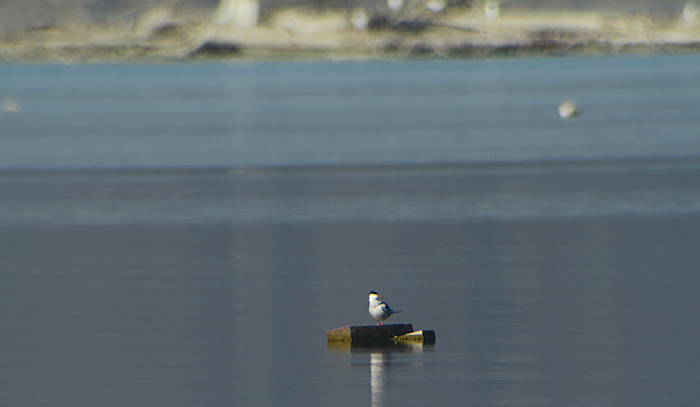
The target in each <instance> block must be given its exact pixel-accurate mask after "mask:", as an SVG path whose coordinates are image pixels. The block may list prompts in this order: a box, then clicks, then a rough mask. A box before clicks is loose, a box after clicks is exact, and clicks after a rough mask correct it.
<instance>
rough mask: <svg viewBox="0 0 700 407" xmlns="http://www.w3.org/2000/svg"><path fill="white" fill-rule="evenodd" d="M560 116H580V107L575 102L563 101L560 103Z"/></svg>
mask: <svg viewBox="0 0 700 407" xmlns="http://www.w3.org/2000/svg"><path fill="white" fill-rule="evenodd" d="M559 117H561V118H562V119H573V118H574V117H578V107H577V106H576V104H575V103H574V102H571V101H566V102H563V103H562V104H560V105H559Z"/></svg>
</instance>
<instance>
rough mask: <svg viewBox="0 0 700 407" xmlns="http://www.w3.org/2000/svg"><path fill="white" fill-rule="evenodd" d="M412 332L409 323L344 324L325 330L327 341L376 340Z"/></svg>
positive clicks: (411, 326)
mask: <svg viewBox="0 0 700 407" xmlns="http://www.w3.org/2000/svg"><path fill="white" fill-rule="evenodd" d="M411 332H413V325H411V324H395V325H358V326H344V327H341V328H336V329H333V330H330V331H327V332H326V336H327V337H328V340H329V341H377V340H387V339H394V338H395V337H397V336H401V335H406V334H408V333H411Z"/></svg>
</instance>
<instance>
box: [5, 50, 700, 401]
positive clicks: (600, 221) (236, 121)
mask: <svg viewBox="0 0 700 407" xmlns="http://www.w3.org/2000/svg"><path fill="white" fill-rule="evenodd" d="M698 62H700V59H699V58H697V57H650V58H639V57H638V58H611V59H604V58H599V59H581V60H571V59H566V60H563V59H549V60H547V59H543V60H510V61H508V60H505V61H471V62H430V63H367V64H279V65H274V64H270V65H251V66H232V65H225V64H205V65H160V66H157V65H152V66H112V65H107V66H88V67H59V66H30V67H24V66H22V67H20V66H3V67H0V71H2V73H3V76H2V78H3V79H2V81H1V82H2V84H3V89H4V92H5V94H6V95H8V96H11V97H13V98H15V99H16V100H17V101H18V102H20V103H21V105H22V111H21V112H19V113H15V114H11V113H3V114H2V120H1V121H0V142H2V144H3V145H4V146H5V148H4V149H2V150H0V167H1V168H2V171H0V270H1V271H0V318H1V319H2V324H0V346H1V348H2V349H3V352H2V356H0V402H2V404H3V405H15V406H38V405H54V406H76V405H103V406H124V405H134V406H200V405H201V406H234V405H235V406H238V405H245V406H248V405H250V406H314V405H321V406H323V405H327V406H357V405H372V406H424V405H436V406H437V405H439V406H464V405H467V406H504V405H505V406H609V405H620V406H659V405H668V406H678V405H696V404H698V402H700V390H698V387H697V383H698V379H700V377H699V376H700V368H699V366H700V363H699V362H700V361H699V360H698V355H700V346H699V345H698V341H697V338H698V335H699V334H700V324H699V323H698V320H699V318H698V316H699V315H698V312H699V310H700V297H698V295H697V292H698V287H699V284H698V283H700V281H698V280H699V279H700V277H698V273H697V269H698V265H700V250H699V249H698V247H700V234H698V230H700V192H698V191H699V190H698V185H700V183H699V181H700V137H698V130H697V129H698V124H700V123H699V122H700V116H699V115H697V114H696V112H697V111H698V107H699V106H700V92H698V91H699V90H700V89H699V87H700V63H698ZM567 98H574V99H576V100H577V101H579V103H581V105H582V108H583V115H582V116H581V118H580V119H577V120H572V121H563V120H561V119H559V118H558V117H557V116H556V106H557V105H558V103H559V102H560V101H562V100H564V99H567ZM370 290H375V291H378V292H380V293H381V294H383V295H384V297H385V299H386V300H387V301H388V302H389V303H390V304H391V305H392V306H394V307H396V308H399V309H403V310H404V313H402V314H399V315H397V316H394V317H392V319H391V320H390V322H395V323H412V324H413V325H414V327H416V328H417V329H433V330H435V331H436V334H437V342H436V344H435V345H434V346H425V347H405V348H398V349H397V348H374V349H366V348H343V347H340V348H337V347H329V346H328V344H327V342H326V338H325V331H326V330H328V329H332V328H336V327H340V326H343V325H348V324H351V325H359V324H371V323H373V321H372V319H371V318H370V316H369V315H368V314H367V309H366V307H367V302H366V301H367V293H368V292H369V291H370Z"/></svg>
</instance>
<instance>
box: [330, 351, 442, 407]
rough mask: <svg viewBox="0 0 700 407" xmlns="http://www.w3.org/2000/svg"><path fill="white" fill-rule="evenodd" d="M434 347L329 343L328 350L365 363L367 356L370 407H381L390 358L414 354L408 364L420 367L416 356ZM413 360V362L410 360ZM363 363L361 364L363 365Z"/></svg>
mask: <svg viewBox="0 0 700 407" xmlns="http://www.w3.org/2000/svg"><path fill="white" fill-rule="evenodd" d="M432 349H434V345H432V344H431V345H424V344H423V343H395V342H393V341H389V342H386V343H385V342H378V343H377V342H369V343H362V342H360V343H351V342H329V343H328V350H329V351H332V352H333V353H346V352H347V353H349V354H350V356H351V357H352V359H355V360H357V359H358V358H362V359H363V361H364V363H366V361H367V359H366V357H367V356H369V384H370V394H371V396H372V407H381V406H382V405H384V400H385V398H386V388H387V383H388V384H391V381H390V377H389V376H390V375H389V371H390V370H391V369H390V367H391V365H392V356H394V355H395V354H414V355H415V356H416V357H415V358H412V357H410V356H408V355H407V358H408V360H406V361H405V362H409V363H410V364H411V365H413V366H421V365H422V358H420V356H419V355H418V354H421V353H423V351H424V350H432ZM411 359H413V360H411ZM364 363H363V364H364Z"/></svg>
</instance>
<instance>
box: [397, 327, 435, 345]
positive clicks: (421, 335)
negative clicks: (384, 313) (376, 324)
mask: <svg viewBox="0 0 700 407" xmlns="http://www.w3.org/2000/svg"><path fill="white" fill-rule="evenodd" d="M394 340H396V341H399V342H421V343H423V344H428V345H429V344H433V343H435V331H428V330H420V331H415V332H410V333H407V334H405V335H400V336H397V337H396V338H394Z"/></svg>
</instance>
